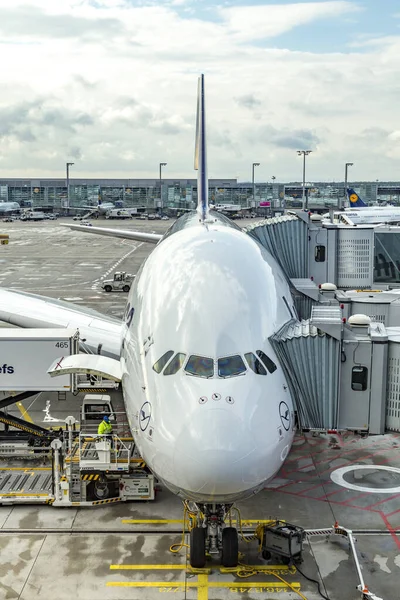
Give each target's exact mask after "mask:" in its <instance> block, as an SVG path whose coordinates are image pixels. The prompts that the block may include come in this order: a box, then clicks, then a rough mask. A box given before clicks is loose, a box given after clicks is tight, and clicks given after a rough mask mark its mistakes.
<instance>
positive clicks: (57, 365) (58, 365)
mask: <svg viewBox="0 0 400 600" xmlns="http://www.w3.org/2000/svg"><path fill="white" fill-rule="evenodd" d="M63 360H64V357H63V356H62V357H61V358H60V362H58V363H57V364H56V369H59V368H60V369H61V363H62V361H63Z"/></svg>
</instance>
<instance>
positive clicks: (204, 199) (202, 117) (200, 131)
mask: <svg viewBox="0 0 400 600" xmlns="http://www.w3.org/2000/svg"><path fill="white" fill-rule="evenodd" d="M206 150H207V149H206V111H205V101H204V75H200V77H199V84H198V92H197V119H196V146H195V153H194V168H195V169H196V170H197V212H198V214H199V217H200V219H201V221H206V220H207V218H208V212H209V206H208V178H207V151H206Z"/></svg>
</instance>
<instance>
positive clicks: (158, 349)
mask: <svg viewBox="0 0 400 600" xmlns="http://www.w3.org/2000/svg"><path fill="white" fill-rule="evenodd" d="M196 130H197V131H196V152H195V168H197V170H198V182H197V189H198V206H197V210H196V211H193V212H192V213H187V214H185V215H183V216H182V217H180V218H179V219H177V220H176V221H175V223H174V224H173V225H172V226H171V227H170V228H169V229H168V231H167V232H166V233H165V234H164V235H158V234H151V233H145V232H135V231H131V230H123V229H119V228H118V229H111V228H99V227H90V228H89V227H87V228H85V227H81V226H79V225H67V226H68V227H70V228H71V229H75V230H79V231H82V232H85V233H97V234H101V235H107V236H114V237H120V238H125V239H130V240H140V241H146V242H149V243H153V244H156V247H155V249H154V251H153V252H152V253H151V254H150V256H149V257H148V258H147V259H146V261H145V262H144V263H143V265H142V267H141V269H140V271H139V272H138V274H137V276H136V279H135V282H134V284H133V285H132V288H131V291H130V293H129V296H128V303H127V306H126V310H125V314H124V317H123V323H122V324H121V323H120V322H118V321H116V320H115V319H111V318H109V317H106V316H104V315H101V314H100V313H95V312H94V311H88V310H86V311H83V310H82V309H81V307H74V305H70V304H68V303H62V302H59V301H56V300H51V299H48V298H43V297H40V296H36V297H35V296H33V295H31V294H22V293H18V292H14V291H8V290H0V319H2V320H5V321H8V322H10V323H13V324H15V325H19V326H23V327H32V326H33V327H43V326H67V325H68V326H69V327H74V326H76V327H79V330H80V333H81V337H82V338H84V340H85V343H84V346H85V347H89V348H90V349H91V350H92V351H94V352H95V353H97V355H96V354H95V355H90V354H86V355H83V354H80V355H76V356H75V357H71V358H69V357H65V361H63V363H62V365H61V368H60V369H58V370H57V373H60V374H62V373H64V372H71V370H75V372H80V369H81V368H84V367H86V368H89V367H90V368H93V366H94V365H96V364H99V361H100V359H101V361H102V365H103V366H102V370H101V369H100V367H98V369H97V371H98V372H99V373H101V374H103V375H104V376H107V373H111V371H113V373H114V375H115V373H116V372H119V373H120V375H119V378H120V379H121V385H122V390H123V395H124V402H125V407H126V411H127V415H128V419H129V423H130V427H131V430H132V433H133V436H134V438H135V443H136V445H137V447H138V449H139V451H140V453H141V456H142V457H143V459H144V460H145V462H146V464H147V466H148V467H149V468H150V469H151V471H152V472H153V473H154V474H155V476H156V477H157V478H158V479H159V480H160V481H161V482H163V483H164V485H165V486H166V487H167V488H169V489H170V490H171V491H172V492H173V493H175V494H177V495H178V496H179V497H181V498H182V499H184V500H186V501H188V502H189V505H190V509H191V512H192V514H194V515H195V518H194V526H193V528H192V529H191V531H190V563H191V565H192V566H193V567H196V568H201V567H204V565H205V563H206V553H207V552H208V553H211V554H218V553H220V554H221V561H222V564H223V565H224V566H225V567H234V566H236V565H237V563H238V533H237V530H236V528H235V527H231V526H229V525H228V524H227V522H226V521H227V519H228V516H229V513H230V510H231V508H232V506H233V503H234V502H236V501H238V500H242V499H245V498H248V497H250V496H252V495H254V494H255V493H257V492H259V491H260V490H261V489H263V488H264V487H265V485H266V483H267V482H268V481H270V480H271V479H272V478H273V477H274V475H275V474H276V473H277V472H278V470H279V469H280V467H281V466H282V464H283V462H284V460H285V459H286V457H287V455H288V453H289V450H290V447H291V444H292V441H293V436H294V429H295V424H294V412H293V403H292V398H291V393H290V390H289V386H288V383H287V380H286V378H285V375H284V372H283V370H282V367H281V365H280V364H279V362H278V359H277V356H276V354H275V352H274V350H273V348H272V345H271V343H270V341H269V338H270V336H271V335H273V334H274V333H275V332H277V331H278V330H279V329H280V328H281V327H282V326H283V325H284V324H285V323H287V322H288V321H290V320H292V319H294V318H296V311H295V308H294V307H293V301H292V297H291V293H290V290H289V286H288V282H287V280H286V278H285V276H284V274H283V272H282V270H281V268H280V267H279V265H278V264H277V262H276V261H275V259H274V258H273V257H272V256H271V255H270V254H269V253H268V252H267V251H266V250H265V249H264V248H263V247H262V246H261V245H260V244H259V243H258V242H256V241H255V240H254V239H253V238H252V237H250V236H249V235H248V234H246V233H245V232H243V231H242V230H241V229H240V228H239V227H237V226H236V225H235V224H234V223H233V222H232V221H230V220H229V219H228V218H227V217H225V216H224V215H221V214H219V213H217V212H212V211H210V209H209V204H208V179H207V171H206V123H205V102H204V76H203V75H202V76H201V77H200V78H199V89H198V101H197V125H196ZM100 353H101V354H103V355H105V356H98V354H100ZM107 357H108V358H107ZM107 361H108V363H107ZM74 363H75V367H74V366H73V365H74ZM64 364H65V369H68V370H67V371H64V370H63V365H64ZM107 364H108V366H107ZM71 365H72V366H71ZM228 522H229V521H228Z"/></svg>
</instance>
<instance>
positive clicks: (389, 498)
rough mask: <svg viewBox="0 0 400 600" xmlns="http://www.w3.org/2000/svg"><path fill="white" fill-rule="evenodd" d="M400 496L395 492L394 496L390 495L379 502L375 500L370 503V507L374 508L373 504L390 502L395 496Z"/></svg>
mask: <svg viewBox="0 0 400 600" xmlns="http://www.w3.org/2000/svg"><path fill="white" fill-rule="evenodd" d="M399 496H400V493H399V494H394V495H393V496H389V497H388V498H384V499H383V500H379V501H378V502H375V504H369V506H368V508H372V507H373V506H377V505H378V504H384V503H385V502H388V501H389V500H393V498H398V497H399Z"/></svg>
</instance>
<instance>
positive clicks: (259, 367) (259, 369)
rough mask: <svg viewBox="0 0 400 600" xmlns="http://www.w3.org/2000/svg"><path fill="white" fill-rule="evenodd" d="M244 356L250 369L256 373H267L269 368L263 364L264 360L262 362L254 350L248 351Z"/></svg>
mask: <svg viewBox="0 0 400 600" xmlns="http://www.w3.org/2000/svg"><path fill="white" fill-rule="evenodd" d="M244 357H245V359H246V361H247V364H248V365H249V367H250V369H251V370H252V371H254V373H256V375H266V374H267V370H266V368H265V367H264V365H263V364H262V362H260V361H259V360H258V358H257V357H256V356H255V355H254V354H253V353H252V352H247V354H245V355H244Z"/></svg>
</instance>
